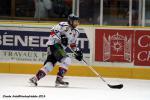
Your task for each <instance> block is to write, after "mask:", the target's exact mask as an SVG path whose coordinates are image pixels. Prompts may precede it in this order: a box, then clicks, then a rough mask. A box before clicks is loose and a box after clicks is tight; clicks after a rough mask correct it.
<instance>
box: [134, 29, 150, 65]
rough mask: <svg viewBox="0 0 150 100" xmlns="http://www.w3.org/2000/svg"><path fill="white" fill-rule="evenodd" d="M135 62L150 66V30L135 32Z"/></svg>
mask: <svg viewBox="0 0 150 100" xmlns="http://www.w3.org/2000/svg"><path fill="white" fill-rule="evenodd" d="M134 52H135V53H134V64H135V65H142V66H150V30H137V31H136V33H135V50H134Z"/></svg>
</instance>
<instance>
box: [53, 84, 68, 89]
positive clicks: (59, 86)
mask: <svg viewBox="0 0 150 100" xmlns="http://www.w3.org/2000/svg"><path fill="white" fill-rule="evenodd" d="M55 87H56V88H68V87H69V86H68V85H67V84H66V85H61V84H56V85H55Z"/></svg>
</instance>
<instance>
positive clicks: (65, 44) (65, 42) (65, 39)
mask: <svg viewBox="0 0 150 100" xmlns="http://www.w3.org/2000/svg"><path fill="white" fill-rule="evenodd" d="M61 43H62V44H63V45H64V46H67V45H68V38H67V37H66V35H61Z"/></svg>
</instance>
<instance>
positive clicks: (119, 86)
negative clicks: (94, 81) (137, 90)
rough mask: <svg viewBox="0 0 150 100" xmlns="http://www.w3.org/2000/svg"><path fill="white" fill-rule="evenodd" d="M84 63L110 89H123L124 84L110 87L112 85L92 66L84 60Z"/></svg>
mask: <svg viewBox="0 0 150 100" xmlns="http://www.w3.org/2000/svg"><path fill="white" fill-rule="evenodd" d="M69 49H70V50H71V52H73V53H74V54H75V55H77V54H76V52H75V51H73V50H72V49H71V48H69ZM82 61H83V62H84V63H85V64H86V65H87V66H88V68H89V69H90V70H91V71H92V72H93V73H95V74H96V76H97V77H99V78H100V79H101V80H102V81H103V82H105V83H106V84H107V85H108V86H109V87H110V88H112V89H121V88H123V84H118V85H110V84H108V83H107V81H105V80H104V78H103V77H102V76H101V75H100V74H99V73H98V72H97V71H96V70H95V69H94V68H93V67H92V66H90V65H88V63H87V62H86V61H85V60H84V59H82Z"/></svg>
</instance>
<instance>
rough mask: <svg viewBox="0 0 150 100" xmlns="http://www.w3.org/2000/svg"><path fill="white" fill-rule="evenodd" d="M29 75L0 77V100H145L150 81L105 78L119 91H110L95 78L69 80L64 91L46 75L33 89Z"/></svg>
mask: <svg viewBox="0 0 150 100" xmlns="http://www.w3.org/2000/svg"><path fill="white" fill-rule="evenodd" d="M31 76H33V75H29V74H28V75H27V74H0V79H1V81H0V100H149V99H150V80H139V79H118V78H105V80H106V81H107V82H108V83H109V84H120V83H122V84H123V85H124V87H123V88H122V89H111V88H109V87H108V86H107V85H106V84H105V83H104V82H103V81H101V80H100V79H99V78H96V77H71V76H66V77H65V79H64V80H65V81H69V82H70V85H69V87H68V88H55V87H54V85H55V84H54V82H55V77H56V76H51V75H48V76H46V77H45V78H43V79H42V80H40V81H39V86H37V87H33V86H30V84H29V83H28V79H29V78H30V77H31Z"/></svg>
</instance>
